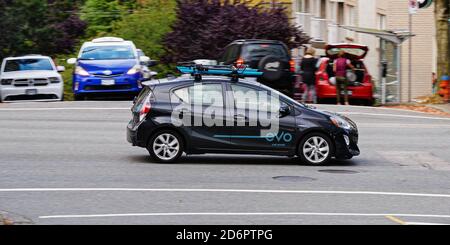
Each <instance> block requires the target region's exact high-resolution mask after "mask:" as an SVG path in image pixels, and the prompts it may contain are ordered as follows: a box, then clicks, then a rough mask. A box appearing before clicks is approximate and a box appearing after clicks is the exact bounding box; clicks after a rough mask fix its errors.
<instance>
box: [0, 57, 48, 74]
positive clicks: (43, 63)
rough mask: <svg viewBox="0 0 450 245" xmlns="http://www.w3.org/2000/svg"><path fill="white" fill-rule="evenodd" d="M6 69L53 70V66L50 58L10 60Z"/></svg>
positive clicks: (10, 70) (9, 70)
mask: <svg viewBox="0 0 450 245" xmlns="http://www.w3.org/2000/svg"><path fill="white" fill-rule="evenodd" d="M4 71H5V72H12V71H53V66H52V63H51V62H50V60H49V59H19V60H8V61H6V64H5V70H4Z"/></svg>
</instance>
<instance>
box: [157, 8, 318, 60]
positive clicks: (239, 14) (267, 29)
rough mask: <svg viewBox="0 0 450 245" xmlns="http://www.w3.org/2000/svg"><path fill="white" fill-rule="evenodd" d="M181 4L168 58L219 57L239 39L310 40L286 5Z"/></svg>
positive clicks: (170, 36)
mask: <svg viewBox="0 0 450 245" xmlns="http://www.w3.org/2000/svg"><path fill="white" fill-rule="evenodd" d="M177 6H178V8H177V20H176V21H175V23H174V25H173V27H172V31H171V32H170V33H168V34H167V35H166V37H165V38H164V45H165V47H166V50H167V53H168V55H167V57H166V62H177V61H188V60H193V59H199V58H209V59H215V58H218V55H219V54H220V53H221V52H222V49H223V48H224V47H225V46H226V45H227V44H229V43H230V42H232V41H233V40H236V39H244V38H245V39H247V38H248V39H271V40H280V41H283V42H284V43H286V44H287V45H288V47H289V48H296V47H299V46H300V45H302V44H304V43H307V42H308V41H309V38H308V37H307V36H306V35H305V34H304V33H303V32H302V31H301V30H300V29H299V28H298V27H296V26H294V25H292V24H291V23H290V22H289V19H288V17H287V15H286V9H284V8H263V7H261V5H260V4H257V5H255V6H249V5H248V4H247V2H246V1H238V0H234V1H231V0H222V1H220V0H178V2H177Z"/></svg>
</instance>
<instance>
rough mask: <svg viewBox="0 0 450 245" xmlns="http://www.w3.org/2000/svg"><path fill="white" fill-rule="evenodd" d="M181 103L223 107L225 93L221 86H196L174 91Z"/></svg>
mask: <svg viewBox="0 0 450 245" xmlns="http://www.w3.org/2000/svg"><path fill="white" fill-rule="evenodd" d="M173 94H174V95H175V97H176V99H178V101H179V102H182V103H187V104H194V105H204V106H210V105H214V106H223V93H222V85H221V84H195V85H193V86H190V87H185V88H180V89H177V90H175V91H173Z"/></svg>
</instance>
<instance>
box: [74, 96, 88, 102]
mask: <svg viewBox="0 0 450 245" xmlns="http://www.w3.org/2000/svg"><path fill="white" fill-rule="evenodd" d="M73 98H74V99H75V100H76V101H81V100H86V96H85V95H82V94H75V95H74V96H73Z"/></svg>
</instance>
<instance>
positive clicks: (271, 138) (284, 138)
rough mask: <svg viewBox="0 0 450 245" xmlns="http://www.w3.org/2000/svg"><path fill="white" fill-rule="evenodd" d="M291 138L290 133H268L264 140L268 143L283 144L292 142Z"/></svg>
mask: <svg viewBox="0 0 450 245" xmlns="http://www.w3.org/2000/svg"><path fill="white" fill-rule="evenodd" d="M293 138H294V137H293V136H292V134H290V133H286V132H281V133H279V134H274V133H268V134H267V135H266V140H267V141H268V142H284V143H289V142H291V141H292V140H293Z"/></svg>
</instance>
